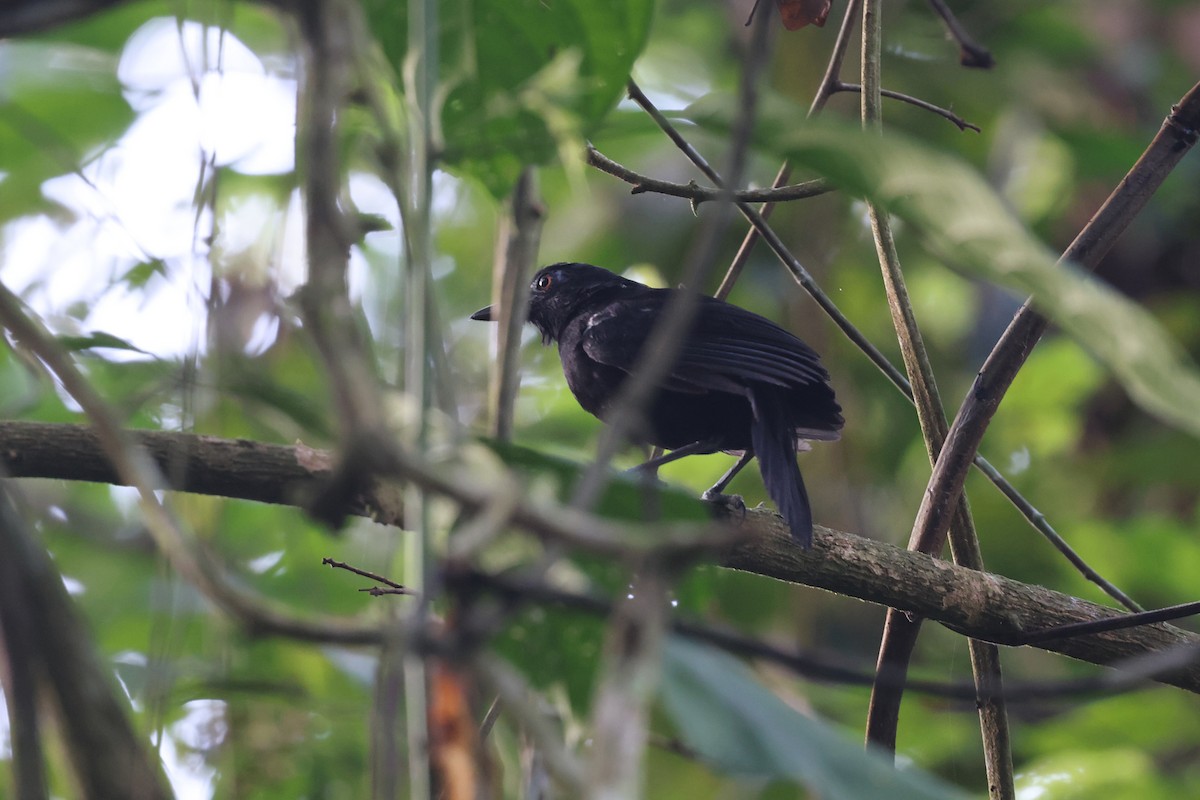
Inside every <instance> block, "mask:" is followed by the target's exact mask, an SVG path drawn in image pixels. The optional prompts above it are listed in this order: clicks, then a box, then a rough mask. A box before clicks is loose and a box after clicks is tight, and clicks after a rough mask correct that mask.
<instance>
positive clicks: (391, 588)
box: [321, 558, 416, 597]
mask: <svg viewBox="0 0 1200 800" xmlns="http://www.w3.org/2000/svg"><path fill="white" fill-rule="evenodd" d="M321 563H322V564H324V565H327V566H330V567H333V568H334V569H344V570H346V571H347V572H353V573H354V574H355V575H361V576H362V577H364V578H366V579H367V580H371V581H375V582H376V583H382V584H383V586H372V587H370V588H368V589H359V591H360V592H367V593H369V594H370V595H371V596H372V597H376V596H379V595H385V594H406V595H413V594H416V592H414V591H413V590H412V589H409V588H408V587H407V586H405V585H404V584H401V583H396V582H395V581H394V580H392V579H391V578H388V577H386V576H384V575H380V574H378V573H376V572H371V571H370V570H365V569H360V568H359V567H355V566H353V565H351V564H347V563H346V562H345V561H336V560H334V559H332V558H322V559H321Z"/></svg>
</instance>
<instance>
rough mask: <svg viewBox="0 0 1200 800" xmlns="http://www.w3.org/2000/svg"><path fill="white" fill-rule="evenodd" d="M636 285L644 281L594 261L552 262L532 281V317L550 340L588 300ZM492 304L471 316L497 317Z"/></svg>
mask: <svg viewBox="0 0 1200 800" xmlns="http://www.w3.org/2000/svg"><path fill="white" fill-rule="evenodd" d="M636 287H641V284H639V283H635V282H633V281H630V280H626V279H625V278H622V277H621V276H619V275H614V274H613V273H611V272H609V271H608V270H606V269H603V268H601V267H594V266H592V265H591V264H578V263H567V262H564V263H561V264H551V265H550V266H548V267H542V268H541V269H539V270H538V271H537V274H536V275H534V276H533V280H531V281H530V282H529V321H530V322H531V323H533V325H534V327H536V328H537V329H538V332H539V333H541V334H542V341H543V342H544V343H546V344H549V343H550V342H552V341H556V340H557V339H558V337H559V334H560V333H561V332H562V329H563V327H564V326H565V325H566V324H567V323H568V322H570V321H571V320H572V319H573V318H574V317H575V316H576V315H577V314H579V313H580V312H581V311H582V310H583V307H584V306H585V305H586V304H588V303H591V302H595V301H597V300H601V299H605V300H607V298H608V297H609V296H611V295H613V294H617V293H620V292H621V291H624V290H628V289H632V288H636ZM492 308H493V307H492V306H488V307H487V308H481V309H479V310H478V311H476V312H475V313H474V314H472V315H471V319H478V320H492V319H494V318H495V317H494V315H493V312H492Z"/></svg>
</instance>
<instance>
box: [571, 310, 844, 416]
mask: <svg viewBox="0 0 1200 800" xmlns="http://www.w3.org/2000/svg"><path fill="white" fill-rule="evenodd" d="M666 297H667V295H666V294H665V293H663V294H655V295H649V296H644V297H642V298H637V299H636V300H634V299H633V298H630V299H628V300H618V301H616V302H614V303H612V304H610V305H608V306H606V307H604V308H603V309H600V310H599V311H597V312H595V313H593V314H592V315H591V317H590V318H589V319H588V321H587V325H586V327H585V329H584V332H583V347H584V351H585V352H586V353H587V354H588V355H589V356H590V357H591V358H593V359H595V360H596V361H599V362H602V363H604V364H608V365H610V366H613V367H617V368H618V369H623V370H625V371H627V372H628V371H631V370H632V369H633V365H634V363H635V362H636V361H637V357H638V354H639V353H640V352H641V349H642V346H643V344H644V343H645V342H646V339H647V338H648V337H649V336H650V332H651V331H652V330H653V328H654V325H655V324H656V323H657V322H658V321H659V320H660V319H661V318H662V311H663V308H664V306H665V302H666ZM700 302H701V307H700V308H699V309H698V313H697V319H696V322H695V324H694V325H693V326H692V329H691V331H690V332H689V334H688V336H687V337H685V339H684V342H683V346H682V348H681V349H680V352H679V356H678V358H677V359H676V361H675V364H674V366H673V367H672V368H671V371H670V373H669V375H668V378H667V380H666V381H665V384H666V387H667V388H671V389H676V390H678V391H704V390H716V391H724V392H733V393H736V394H745V393H746V391H747V388H748V387H747V386H746V382H747V381H754V382H761V383H771V384H775V385H777V386H784V387H791V386H803V385H809V384H814V383H824V382H825V381H827V380H829V373H827V372H826V371H825V368H824V367H822V366H821V364H820V361H819V360H818V357H817V354H816V353H815V352H814V351H813V350H812V349H811V348H809V347H808V345H806V344H804V342H802V341H800V340H799V339H797V338H796V337H795V336H793V335H792V334H790V333H788V332H787V331H785V330H784V329H782V328H780V327H779V326H778V325H775V324H774V323H772V322H770V321H769V320H767V319H764V318H763V317H760V316H758V315H757V314H753V313H751V312H749V311H746V310H744V309H741V308H738V307H737V306H733V305H729V304H728V303H723V302H720V301H718V300H713V299H712V298H701V299H700Z"/></svg>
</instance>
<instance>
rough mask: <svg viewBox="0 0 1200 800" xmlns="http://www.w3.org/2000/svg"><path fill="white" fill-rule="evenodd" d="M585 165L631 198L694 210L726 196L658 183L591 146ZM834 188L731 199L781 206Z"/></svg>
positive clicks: (811, 186)
mask: <svg viewBox="0 0 1200 800" xmlns="http://www.w3.org/2000/svg"><path fill="white" fill-rule="evenodd" d="M587 163H588V166H591V167H595V168H596V169H598V170H600V171H601V172H607V173H608V174H609V175H612V176H613V177H615V178H620V179H621V180H623V181H625V183H628V184H630V185H632V186H633V190H632V192H631V193H632V194H643V193H646V192H653V193H654V194H665V195H669V196H671V197H682V198H684V199H686V200H690V201H691V202H692V205H693V206H696V205H699V204H700V203H704V202H707V201H709V200H718V199H720V198H721V197H723V196H725V193H724V192H723V191H722V190H721V189H714V188H710V187H707V186H701V185H699V184H698V183H696V182H695V181H691V182H689V183H671V182H670V181H663V180H658V179H657V178H651V177H649V176H648V175H642V174H640V173H637V172H634V171H633V170H631V169H628V168H626V167H624V166H622V165H620V164H618V163H617V162H615V161H613V160H612V159H610V158H609V157H608V156H606V155H604V154H603V153H601V152H600V151H599V150H597V149H596V148H595V147H593V146H592V145H590V144H589V145H588V146H587ZM833 188H834V187H833V186H831V185H830V183H829V181H826V180H823V179H818V180H812V181H805V182H804V183H797V184H793V185H791V186H777V187H774V188H771V189H739V190H737V191H735V192H733V197H734V199H735V200H739V201H741V202H743V203H782V202H786V201H788V200H804V199H806V198H809V197H816V196H817V195H821V194H825V193H826V192H831V191H833Z"/></svg>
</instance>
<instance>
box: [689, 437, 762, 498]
mask: <svg viewBox="0 0 1200 800" xmlns="http://www.w3.org/2000/svg"><path fill="white" fill-rule="evenodd" d="M752 458H754V451H753V450H750V449H747V450H746V451H745V452H744V453H742V457H741V458H739V459H738V460H737V463H735V464H734V465H733V466H732V467H730V468H729V471H728V472H726V473H725V474H724V475H722V476H721V479H720V480H719V481H717V482H716V483H714V484H713V485H712V486H710V487H709V488H707V489H705V490H704V494H702V495H700V499H701V500H707V501H709V502H710V503H723V504H725V505H727V506H731V507H732V508H734V509H735V510H740V511H741V512H742V513H745V511H746V503H745V502H744V501H743V500H742V498H741V495H736V494H724V491H725V487H726V486H728V485H729V482H730V481H732V480H733V479H734V477H735V476H736V475H737V474H738V473H739V472H741V471H742V467H744V466H746V465H747V464H749V463H750V459H752Z"/></svg>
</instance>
